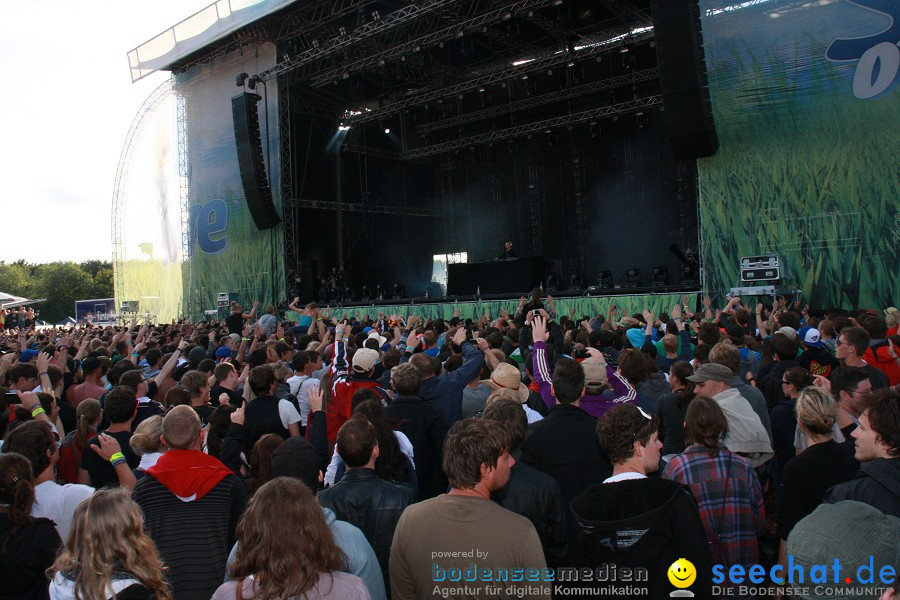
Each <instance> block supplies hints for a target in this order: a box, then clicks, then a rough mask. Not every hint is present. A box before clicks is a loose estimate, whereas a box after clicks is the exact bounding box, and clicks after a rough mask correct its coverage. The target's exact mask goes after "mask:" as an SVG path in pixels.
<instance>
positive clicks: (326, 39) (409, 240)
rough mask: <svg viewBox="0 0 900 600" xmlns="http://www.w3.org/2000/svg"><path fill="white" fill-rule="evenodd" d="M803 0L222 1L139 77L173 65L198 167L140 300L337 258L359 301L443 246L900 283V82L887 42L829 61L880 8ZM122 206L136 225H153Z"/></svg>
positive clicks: (150, 48)
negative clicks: (770, 266)
mask: <svg viewBox="0 0 900 600" xmlns="http://www.w3.org/2000/svg"><path fill="white" fill-rule="evenodd" d="M781 4H782V3H775V2H772V3H768V2H760V3H735V4H733V5H732V4H729V2H728V1H726V0H700V1H699V2H698V1H696V0H685V1H684V2H667V1H663V0H627V1H623V0H507V1H504V0H500V1H498V0H417V1H416V2H394V1H385V0H336V1H335V0H309V1H302V2H301V1H291V0H260V1H259V2H254V3H252V5H249V6H245V7H243V8H240V9H235V10H233V11H226V12H222V11H221V10H220V8H221V7H222V6H223V5H222V4H221V3H216V4H211V5H210V7H208V9H205V10H204V11H200V12H199V13H197V14H196V15H193V16H192V17H189V18H188V19H186V20H185V21H184V22H182V23H179V24H178V25H176V26H173V27H172V28H171V29H170V30H167V31H166V32H163V33H162V34H160V35H159V36H157V38H154V39H153V40H150V41H148V42H147V43H145V44H142V45H141V46H138V47H137V48H135V49H134V50H133V51H132V52H130V53H129V61H130V64H131V69H132V77H133V78H134V79H138V78H140V77H143V76H146V75H147V74H149V73H151V72H153V71H154V70H158V69H166V70H169V71H171V72H172V73H173V74H174V78H173V79H172V81H171V82H169V84H168V86H169V91H170V92H171V94H172V95H174V97H175V99H176V102H175V109H176V110H175V111H174V112H176V113H177V130H178V139H177V144H170V147H175V146H176V145H177V148H178V160H177V161H172V160H170V161H169V162H170V163H172V162H177V167H178V176H179V178H178V179H175V178H173V182H172V184H171V185H170V187H169V189H170V191H171V193H169V194H168V195H167V194H166V193H162V192H161V201H160V202H161V206H163V208H162V209H161V210H162V211H163V213H164V212H165V210H166V209H167V207H168V206H170V205H174V202H172V200H173V199H174V196H175V195H176V194H175V193H174V190H175V189H176V188H177V189H179V191H180V200H181V206H180V208H181V211H180V215H179V216H175V217H173V216H172V215H169V218H168V222H169V223H170V224H171V225H172V226H171V227H170V229H169V231H168V232H166V235H165V236H164V238H165V240H164V241H165V242H166V244H168V252H167V256H166V258H165V259H163V260H162V261H160V262H161V269H162V271H161V272H162V275H159V274H157V273H156V271H155V270H152V269H149V268H148V265H146V264H144V263H146V262H148V260H147V259H146V258H145V257H144V256H141V255H138V256H137V257H136V258H135V259H134V260H131V261H129V260H127V259H128V257H126V256H124V254H123V255H122V256H120V255H118V254H117V255H116V258H115V260H114V266H115V269H116V273H117V275H116V297H117V299H118V300H120V301H121V300H122V298H123V297H125V298H127V297H134V298H137V297H141V296H160V297H171V293H172V292H173V291H176V290H172V289H171V288H172V287H173V285H175V283H174V282H176V281H179V280H180V281H181V283H182V285H181V288H180V289H178V290H177V292H183V311H182V314H185V315H188V316H198V315H200V314H202V312H203V311H204V310H208V309H214V308H215V307H216V304H215V302H216V296H217V294H226V295H230V296H234V297H237V298H238V299H239V300H240V301H242V302H243V303H245V304H246V303H248V302H249V301H251V300H253V299H256V298H258V299H259V300H260V301H261V302H262V303H263V304H268V303H272V304H277V303H278V302H279V301H281V300H284V299H285V298H293V297H294V296H300V297H301V298H303V299H304V300H317V299H318V295H317V289H316V288H317V283H318V282H319V278H320V277H321V276H323V275H325V274H327V273H329V272H330V271H331V269H332V268H333V267H339V266H343V267H344V268H345V270H346V271H347V273H349V277H350V279H351V280H352V282H353V285H354V286H355V289H354V290H353V291H352V293H351V295H352V296H354V297H361V296H362V294H361V288H362V286H366V287H367V288H369V289H375V288H376V287H377V286H382V288H383V289H385V290H391V289H393V287H394V285H397V286H398V287H405V288H406V290H408V292H409V295H410V296H416V297H418V296H423V295H424V292H425V290H426V289H429V288H430V285H431V284H432V282H438V283H441V284H444V285H446V280H445V279H444V277H445V272H443V273H442V272H440V271H439V269H437V268H436V265H438V264H447V263H451V262H468V263H481V262H484V261H487V260H490V259H492V258H494V257H496V256H498V254H499V252H500V250H501V249H502V248H503V244H504V242H506V241H511V242H512V243H513V247H514V248H515V249H516V253H517V254H518V255H519V256H525V257H529V256H530V257H538V256H539V257H543V259H544V265H543V267H544V268H543V270H544V271H545V272H546V273H547V274H554V275H555V276H556V277H557V278H558V279H557V285H558V286H560V287H566V286H568V285H569V284H570V283H572V282H580V283H579V285H578V286H577V287H579V289H581V290H584V289H587V288H589V287H592V286H595V285H601V283H602V285H603V286H604V287H610V288H613V289H614V287H613V286H621V288H620V289H626V288H625V287H624V286H626V285H637V286H638V288H639V289H640V288H647V289H650V288H649V287H648V286H650V285H651V282H653V281H664V282H665V285H670V286H675V285H684V286H687V287H690V288H691V289H697V288H698V287H701V288H702V289H707V290H710V291H713V292H716V293H718V294H724V293H725V291H726V290H728V289H729V288H731V287H734V286H736V285H739V284H740V281H741V279H740V277H741V268H740V260H741V257H742V256H759V255H768V254H778V255H780V256H781V257H782V259H783V262H784V264H785V267H786V268H785V269H783V271H782V274H781V279H780V281H778V282H776V285H779V286H782V287H789V288H796V289H802V290H803V293H804V295H805V296H806V297H810V296H814V297H815V298H816V302H819V303H821V305H823V306H825V305H830V306H859V305H866V306H868V305H871V306H875V305H878V306H888V305H890V304H894V303H895V302H894V301H893V299H894V298H895V297H896V294H897V293H898V289H900V276H898V274H897V270H896V269H895V268H894V267H893V265H895V264H896V261H897V258H898V256H897V254H898V251H897V248H898V247H900V246H898V245H897V244H893V245H891V244H888V245H887V246H885V245H884V244H883V240H891V239H893V238H894V231H895V230H896V224H895V220H896V219H894V217H895V216H896V215H897V214H900V200H898V198H900V195H898V194H897V193H896V191H897V189H898V187H897V186H898V182H897V173H896V169H895V168H894V166H895V165H893V163H891V161H890V160H885V159H884V156H885V155H881V154H879V153H878V149H879V148H883V147H891V143H893V142H894V140H896V139H897V135H896V133H897V125H896V119H892V118H891V117H892V116H893V109H892V106H893V105H892V103H891V102H892V100H894V101H895V99H896V98H895V96H893V97H892V94H895V93H896V91H892V90H893V88H890V87H884V89H882V88H881V87H879V86H882V85H884V83H885V82H887V83H890V82H891V79H890V77H887V76H886V77H881V76H879V77H878V78H874V77H872V76H871V75H872V74H871V73H868V74H867V73H865V72H863V73H862V74H861V75H860V73H856V75H860V76H859V77H855V75H854V72H855V70H856V69H863V70H864V69H865V68H866V67H868V68H871V66H872V65H873V64H876V63H877V61H872V60H868V61H867V60H859V55H860V54H861V53H862V52H863V51H864V50H866V48H865V47H862V46H861V47H859V48H854V49H853V51H852V52H851V51H849V50H847V49H846V48H844V49H843V50H841V52H842V54H840V57H839V58H837V59H832V58H831V57H829V59H828V60H825V59H824V58H823V57H825V56H826V51H831V50H829V49H832V48H838V49H840V48H841V47H842V44H844V45H846V44H848V43H850V42H848V40H856V41H857V42H854V43H858V44H863V46H864V42H865V41H866V40H867V39H868V38H866V37H865V36H866V35H870V33H866V32H871V31H872V30H877V27H878V26H880V25H879V23H878V22H871V23H868V22H866V18H865V17H866V15H865V14H862V13H860V12H859V9H858V8H857V7H854V6H852V3H826V4H820V3H808V4H804V5H803V6H802V7H800V6H799V5H798V6H797V7H796V10H794V9H792V10H789V11H788V10H783V8H784V7H783V6H781ZM863 12H864V11H863ZM775 17H777V18H775ZM869 17H870V18H873V19H874V18H876V17H877V15H876V16H875V17H873V16H871V15H869ZM876 21H877V19H876ZM832 22H841V23H847V24H848V27H850V29H852V30H853V35H850V34H849V33H848V34H847V35H848V38H847V40H835V39H834V36H835V33H834V32H833V31H832V28H830V27H829V26H827V24H828V23H832ZM701 25H702V26H701ZM188 31H190V32H191V35H190V36H186V37H184V39H181V37H180V36H181V35H182V34H183V33H184V32H188ZM873 39H874V38H873ZM798 40H804V42H803V44H802V45H801V44H800V43H799V42H798ZM807 41H808V47H807ZM832 42H834V43H832ZM839 42H840V43H839ZM875 48H876V47H875V46H873V48H871V49H869V50H874V49H875ZM878 48H880V47H878ZM835 51H837V50H835ZM854 53H855V54H854ZM704 56H705V57H706V58H705V59H704ZM796 56H800V57H802V60H801V61H800V62H799V63H797V64H805V65H806V64H808V65H810V69H809V71H808V72H807V70H803V71H802V72H800V71H797V69H796V68H795V66H794V65H793V64H785V63H784V60H785V57H796ZM867 56H868V55H867ZM857 63H858V64H857ZM707 69H709V72H708V73H707ZM801 74H802V75H803V76H802V77H801V76H800V75H801ZM785 77H786V78H787V79H786V80H785V79H784V78H785ZM857 80H858V81H857ZM882 80H884V81H882ZM855 81H856V82H857V84H859V83H860V82H863V83H865V82H867V83H866V85H870V86H875V88H877V89H868V88H866V89H857V88H858V87H859V85H857V84H855V83H854V82H855ZM863 87H865V86H863ZM150 100H151V99H148V103H150ZM151 104H152V103H151ZM879 115H880V116H879ZM714 116H715V119H714V118H713V117H714ZM142 123H143V121H142V120H141V119H136V121H135V124H134V125H133V132H140V130H141V126H142ZM717 132H718V133H717ZM822 132H837V133H835V134H834V135H836V136H837V137H836V138H835V139H831V137H829V138H828V139H824V138H820V137H817V136H822V135H825V134H823V133H822ZM717 136H718V137H717ZM828 136H832V133H828ZM718 138H721V139H722V147H721V148H719V142H718ZM133 146H134V144H133V140H132V137H131V133H130V134H129V139H128V142H127V143H126V149H127V150H129V151H130V150H131V149H132V148H133ZM847 148H851V149H852V152H850V151H848V150H847ZM836 149H840V150H836ZM123 156H124V155H123ZM846 156H854V157H856V158H855V159H854V160H853V161H848V160H845V157H846ZM169 158H170V159H171V157H169ZM164 163H165V161H164V160H162V158H161V159H160V161H159V164H160V165H163V164H164ZM128 166H129V165H128V164H127V162H126V161H123V166H122V167H121V168H120V173H122V174H127V173H128V170H129V169H128ZM160 168H162V167H160ZM821 173H828V174H829V175H828V177H825V178H822V177H821ZM119 179H120V178H119V175H117V181H118V180H119ZM116 198H117V202H118V196H116ZM885 199H889V200H885ZM123 212H124V211H123ZM175 212H177V211H175ZM134 214H137V213H134ZM116 215H117V212H116V210H114V216H113V231H114V236H118V237H114V248H116V249H117V252H118V249H128V248H132V247H137V246H138V244H137V243H134V244H131V243H126V242H125V238H126V237H127V236H126V235H124V234H122V233H121V232H122V231H123V229H122V228H121V227H120V226H119V224H118V221H117V218H118V217H117V216H116ZM179 224H180V227H181V236H180V240H181V244H182V246H181V252H180V253H179V252H177V248H172V247H171V246H172V244H173V240H178V239H179V236H178V231H177V226H178V225H179ZM138 231H139V233H140V235H143V231H142V230H141V229H140V224H139V226H138ZM134 241H135V242H137V241H141V242H144V241H145V240H144V239H141V240H137V239H136V240H134ZM142 246H144V245H143V244H142ZM151 247H152V246H151ZM123 252H124V250H123ZM134 252H136V251H134ZM451 256H453V257H455V258H454V260H450V257H451ZM863 257H866V258H865V259H864V258H863ZM173 265H177V266H178V267H179V268H180V271H178V270H177V269H174V268H173ZM124 266H129V267H131V266H133V267H134V269H133V271H132V272H131V274H126V275H125V276H122V273H123V272H125V270H123V267H124ZM167 269H168V270H167ZM660 273H666V274H667V275H666V277H663V276H661V275H654V274H660ZM530 278H531V279H534V277H533V275H532V276H530ZM162 279H165V281H163V282H162V283H160V281H159V280H162ZM123 281H124V282H125V283H124V284H123V283H122V282H123ZM129 282H132V283H133V284H134V285H132V286H131V287H128V285H130V284H129ZM697 282H699V285H698V283H697ZM550 283H553V282H550V281H547V280H545V281H544V287H545V288H547V287H551V285H548V284H550ZM533 285H534V282H533V281H527V282H525V281H523V282H522V283H521V285H520V287H521V289H522V290H523V291H525V290H527V289H529V288H530V287H532V286H533ZM476 287H477V286H476ZM162 288H165V289H162ZM125 289H128V290H129V292H128V293H126V292H125V291H124V290H125ZM627 289H633V288H627ZM482 291H484V290H482ZM471 292H472V293H474V292H475V290H471ZM431 295H432V296H434V295H435V294H431ZM651 297H652V296H651ZM161 316H164V315H161ZM165 316H167V317H170V316H174V315H165Z"/></svg>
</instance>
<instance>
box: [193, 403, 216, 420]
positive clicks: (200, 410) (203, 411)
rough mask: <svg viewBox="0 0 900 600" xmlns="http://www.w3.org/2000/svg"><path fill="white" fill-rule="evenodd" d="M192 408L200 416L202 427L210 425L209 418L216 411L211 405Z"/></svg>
mask: <svg viewBox="0 0 900 600" xmlns="http://www.w3.org/2000/svg"><path fill="white" fill-rule="evenodd" d="M191 408H193V409H194V412H196V413H197V414H198V415H199V416H200V421H201V423H202V425H206V424H207V423H209V416H210V415H211V414H213V411H215V410H216V409H215V408H213V407H212V406H210V405H209V404H204V405H202V406H191Z"/></svg>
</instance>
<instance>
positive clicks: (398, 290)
mask: <svg viewBox="0 0 900 600" xmlns="http://www.w3.org/2000/svg"><path fill="white" fill-rule="evenodd" d="M400 298H406V286H405V285H402V284H399V283H395V284H394V296H393V299H394V300H399V299H400Z"/></svg>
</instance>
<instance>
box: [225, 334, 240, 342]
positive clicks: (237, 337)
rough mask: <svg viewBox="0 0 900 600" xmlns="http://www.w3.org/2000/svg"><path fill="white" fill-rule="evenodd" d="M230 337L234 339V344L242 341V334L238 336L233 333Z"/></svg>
mask: <svg viewBox="0 0 900 600" xmlns="http://www.w3.org/2000/svg"><path fill="white" fill-rule="evenodd" d="M228 337H230V338H231V339H232V341H234V342H239V341H241V336H240V334H237V333H231V334H229V335H228Z"/></svg>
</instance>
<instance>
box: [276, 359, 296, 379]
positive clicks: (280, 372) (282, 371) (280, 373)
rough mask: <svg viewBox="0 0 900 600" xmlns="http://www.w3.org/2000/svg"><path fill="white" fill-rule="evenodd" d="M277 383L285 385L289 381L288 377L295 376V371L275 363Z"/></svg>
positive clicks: (282, 364)
mask: <svg viewBox="0 0 900 600" xmlns="http://www.w3.org/2000/svg"><path fill="white" fill-rule="evenodd" d="M274 370H275V381H277V382H278V383H284V382H285V381H287V379H288V377H291V376H292V375H293V374H294V370H293V369H291V368H290V367H288V366H287V365H285V364H284V363H275V369H274Z"/></svg>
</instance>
